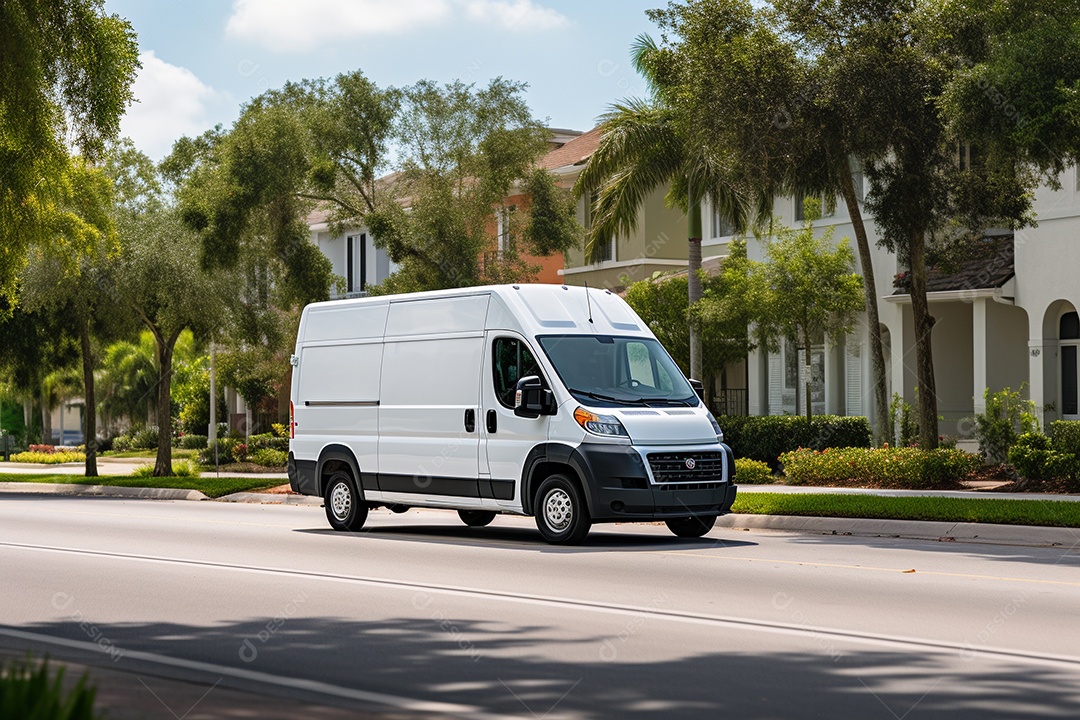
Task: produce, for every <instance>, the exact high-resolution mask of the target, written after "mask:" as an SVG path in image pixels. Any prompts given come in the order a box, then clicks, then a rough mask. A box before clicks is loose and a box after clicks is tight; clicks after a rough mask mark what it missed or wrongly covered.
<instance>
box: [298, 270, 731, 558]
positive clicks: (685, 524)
mask: <svg viewBox="0 0 1080 720" xmlns="http://www.w3.org/2000/svg"><path fill="white" fill-rule="evenodd" d="M292 363H293V365H294V366H295V369H294V371H293V379H292V397H291V400H292V402H291V413H292V417H291V418H290V423H291V436H292V439H291V441H290V443H289V481H290V484H291V485H292V489H293V490H294V491H296V492H299V493H303V494H305V495H317V496H321V497H323V498H324V499H325V502H326V517H327V519H328V520H329V521H330V525H331V526H333V527H334V528H335V529H337V530H358V529H360V528H361V527H362V526H363V524H364V521H365V520H366V518H367V514H368V510H369V509H370V508H374V507H379V506H385V507H388V508H390V509H391V510H395V511H404V510H406V509H408V508H410V507H430V508H450V509H454V510H457V511H458V513H459V515H460V517H461V519H462V521H464V522H465V523H466V524H467V525H472V526H483V525H487V524H488V523H490V522H491V521H492V520H493V519H494V518H495V516H496V514H498V513H509V514H515V515H533V516H535V517H536V525H537V527H538V528H539V530H540V533H541V534H542V535H543V537H544V538H545V539H546V540H547V541H548V542H551V543H563V544H570V543H577V542H580V541H581V540H582V539H584V537H585V536H586V534H588V532H589V528H590V526H591V525H592V523H597V522H619V521H623V522H625V521H634V520H638V521H642V520H664V521H666V522H667V525H668V527H669V528H670V529H671V531H672V532H674V533H675V534H676V535H678V536H680V537H699V536H701V535H704V534H705V533H707V532H708V531H709V530H710V529H711V528H712V526H713V523H714V522H715V520H716V517H717V516H718V515H722V514H724V513H727V512H729V511H730V509H731V504H732V503H733V502H734V500H735V493H736V488H735V485H734V484H733V480H734V476H735V463H734V456H733V455H732V452H731V449H730V448H728V446H727V445H725V444H724V443H723V433H722V432H721V430H720V427H719V426H718V425H717V423H716V420H715V419H714V418H713V417H712V415H711V414H710V413H709V411H708V410H707V409H706V408H705V406H704V404H703V403H702V402H701V401H700V399H699V397H698V394H697V393H695V389H694V387H692V386H691V383H690V382H688V381H687V379H686V378H685V377H684V376H683V374H682V373H681V372H680V371H679V369H678V366H676V365H675V363H674V361H672V359H671V357H670V356H669V355H668V353H667V351H666V350H665V349H664V348H663V346H661V345H660V343H659V342H658V341H657V340H656V338H655V336H654V335H653V334H652V333H651V332H650V331H649V329H648V327H646V325H645V323H643V322H642V321H641V319H640V318H638V316H637V315H636V314H635V313H634V311H633V310H632V309H631V308H630V306H629V305H627V304H626V303H625V302H624V301H623V300H622V298H620V297H618V296H617V295H614V294H612V293H610V292H608V291H606V290H598V289H590V290H586V289H584V288H579V287H566V286H558V285H504V286H496V287H478V288H464V289H458V290H446V291H439V292H429V293H417V294H412V295H390V296H383V297H373V298H362V299H357V300H343V301H334V302H325V303H316V304H313V305H309V306H308V307H306V308H305V309H304V313H303V316H302V318H301V320H300V329H299V334H298V337H297V341H296V354H295V355H294V356H293V357H292ZM697 387H700V386H697Z"/></svg>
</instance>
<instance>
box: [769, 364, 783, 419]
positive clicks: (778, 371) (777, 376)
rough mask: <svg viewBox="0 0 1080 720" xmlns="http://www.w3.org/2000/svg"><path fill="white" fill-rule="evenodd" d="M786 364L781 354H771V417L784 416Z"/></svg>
mask: <svg viewBox="0 0 1080 720" xmlns="http://www.w3.org/2000/svg"><path fill="white" fill-rule="evenodd" d="M783 383H784V364H783V362H782V360H781V358H780V354H779V353H769V408H768V412H769V414H770V415H783V414H784V389H783V387H782V385H783Z"/></svg>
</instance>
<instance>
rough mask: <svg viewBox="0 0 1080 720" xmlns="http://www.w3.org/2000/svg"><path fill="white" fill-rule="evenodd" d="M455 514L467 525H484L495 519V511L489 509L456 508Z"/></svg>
mask: <svg viewBox="0 0 1080 720" xmlns="http://www.w3.org/2000/svg"><path fill="white" fill-rule="evenodd" d="M457 514H458V517H459V518H461V522H463V523H465V524H466V525H468V526H469V527H484V526H485V525H490V524H491V521H492V520H494V519H495V513H493V512H491V511H490V510H458V511H457Z"/></svg>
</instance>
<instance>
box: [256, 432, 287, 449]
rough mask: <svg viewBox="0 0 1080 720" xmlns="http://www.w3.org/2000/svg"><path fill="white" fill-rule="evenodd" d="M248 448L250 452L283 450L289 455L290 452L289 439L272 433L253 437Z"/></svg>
mask: <svg viewBox="0 0 1080 720" xmlns="http://www.w3.org/2000/svg"><path fill="white" fill-rule="evenodd" d="M247 446H248V451H249V452H255V451H256V450H262V449H263V448H270V449H272V450H283V451H284V452H286V453H287V452H289V438H287V437H281V436H278V435H273V434H271V433H262V434H261V435H252V436H251V437H249V438H248V441H247Z"/></svg>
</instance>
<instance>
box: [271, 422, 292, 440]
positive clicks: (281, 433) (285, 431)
mask: <svg viewBox="0 0 1080 720" xmlns="http://www.w3.org/2000/svg"><path fill="white" fill-rule="evenodd" d="M270 428H271V429H272V430H273V431H274V435H275V436H276V437H279V438H285V439H286V440H288V439H289V426H288V425H283V424H281V423H271V424H270Z"/></svg>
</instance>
